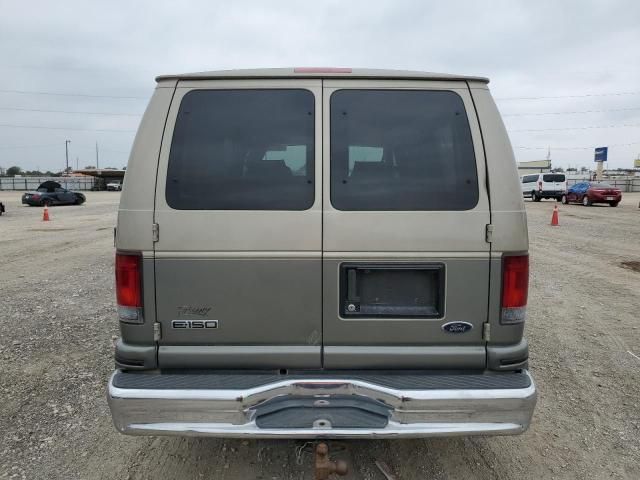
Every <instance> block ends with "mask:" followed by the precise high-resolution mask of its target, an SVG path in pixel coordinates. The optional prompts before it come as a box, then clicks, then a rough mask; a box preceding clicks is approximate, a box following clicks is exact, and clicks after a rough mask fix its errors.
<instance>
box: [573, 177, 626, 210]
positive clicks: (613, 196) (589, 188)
mask: <svg viewBox="0 0 640 480" xmlns="http://www.w3.org/2000/svg"><path fill="white" fill-rule="evenodd" d="M620 200H622V191H621V190H620V189H619V188H615V187H612V186H611V185H609V184H608V183H604V182H580V183H576V184H575V185H572V186H571V187H570V188H569V189H568V190H567V193H565V194H564V195H563V196H562V203H564V204H567V203H581V204H582V205H584V206H585V207H588V206H590V205H593V204H594V203H607V204H609V205H611V206H612V207H617V206H618V204H619V203H620Z"/></svg>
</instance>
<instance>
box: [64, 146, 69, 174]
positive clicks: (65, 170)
mask: <svg viewBox="0 0 640 480" xmlns="http://www.w3.org/2000/svg"><path fill="white" fill-rule="evenodd" d="M70 143H71V140H65V141H64V153H65V158H66V160H67V162H66V167H65V169H64V173H65V174H67V175H68V174H69V144H70Z"/></svg>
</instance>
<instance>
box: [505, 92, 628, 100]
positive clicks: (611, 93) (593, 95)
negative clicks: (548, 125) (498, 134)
mask: <svg viewBox="0 0 640 480" xmlns="http://www.w3.org/2000/svg"><path fill="white" fill-rule="evenodd" d="M621 95H640V92H610V93H588V94H586V95H555V96H549V97H498V98H496V100H500V101H502V100H547V99H553V98H586V97H617V96H621Z"/></svg>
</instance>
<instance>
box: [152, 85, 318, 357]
mask: <svg viewBox="0 0 640 480" xmlns="http://www.w3.org/2000/svg"><path fill="white" fill-rule="evenodd" d="M320 98H321V80H319V79H282V80H255V79H254V80H233V81H231V80H210V81H181V82H179V83H178V85H177V88H176V91H175V95H174V98H173V101H172V105H171V109H170V112H169V115H168V118H167V123H166V128H165V134H164V139H163V145H162V151H161V155H160V159H159V168H158V177H157V185H156V199H155V223H156V224H157V226H158V227H157V228H158V238H157V241H156V243H155V282H156V306H157V319H158V322H159V323H160V326H161V330H162V332H161V336H160V340H159V350H158V361H159V365H160V367H162V368H172V367H201V368H227V367H228V368H316V367H320V365H321V353H320V351H321V332H322V319H321V224H322V215H321V208H322V205H321V194H322V191H321V188H320V187H319V186H318V187H316V185H321V184H322V183H321V179H322V170H321V161H320V160H321V158H322V144H321V142H320V141H318V140H316V139H319V138H321V133H320V132H321V125H322V124H321V121H320V115H321V104H320Z"/></svg>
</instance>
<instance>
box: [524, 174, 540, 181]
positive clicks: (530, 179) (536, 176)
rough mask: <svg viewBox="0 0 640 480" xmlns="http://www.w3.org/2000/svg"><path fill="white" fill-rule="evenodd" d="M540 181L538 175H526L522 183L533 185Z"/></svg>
mask: <svg viewBox="0 0 640 480" xmlns="http://www.w3.org/2000/svg"><path fill="white" fill-rule="evenodd" d="M536 180H538V175H525V176H524V177H522V183H532V182H535V181H536Z"/></svg>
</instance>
